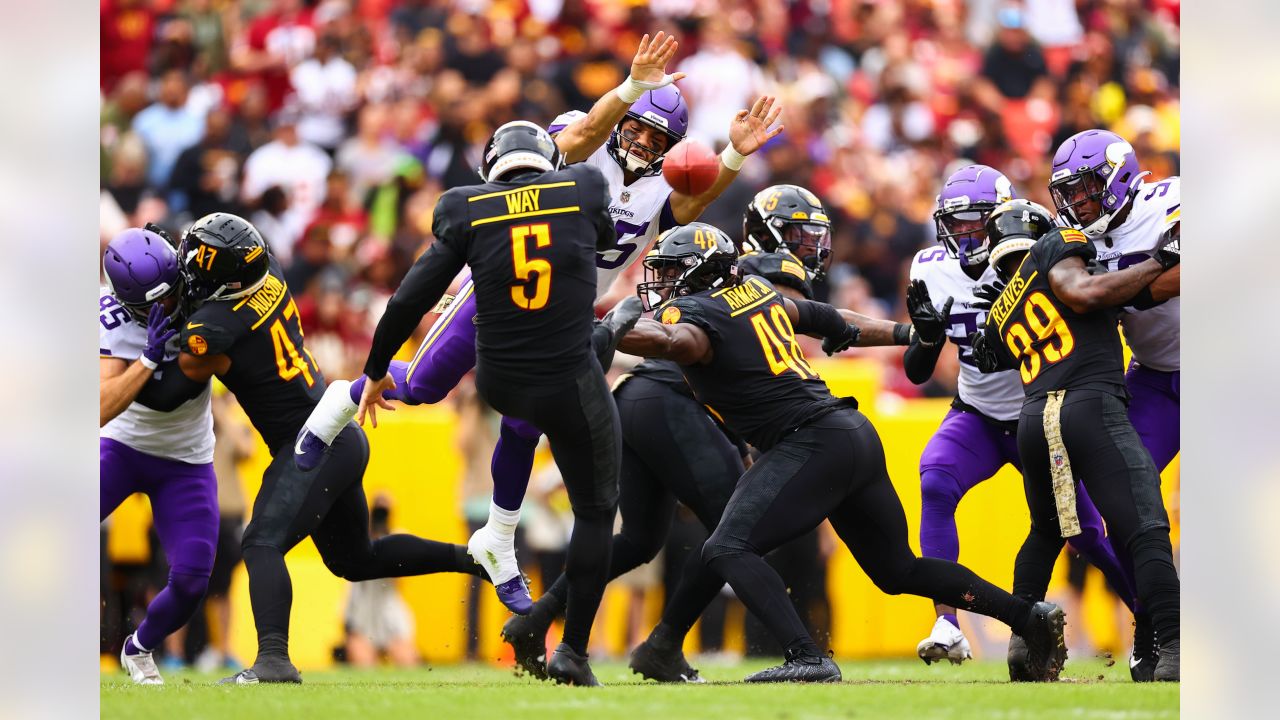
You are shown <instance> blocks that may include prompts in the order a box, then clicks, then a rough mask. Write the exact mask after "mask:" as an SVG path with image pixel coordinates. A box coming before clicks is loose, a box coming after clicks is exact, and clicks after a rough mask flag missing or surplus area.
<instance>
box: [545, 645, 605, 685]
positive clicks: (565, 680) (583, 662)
mask: <svg viewBox="0 0 1280 720" xmlns="http://www.w3.org/2000/svg"><path fill="white" fill-rule="evenodd" d="M547 675H548V676H550V678H551V679H552V680H555V681H556V682H557V683H559V684H561V685H581V686H583V687H600V681H599V680H597V679H596V676H595V673H593V672H591V665H590V664H588V663H587V656H586V655H579V654H578V653H576V652H574V651H573V648H571V647H569V646H568V645H566V644H564V643H560V644H559V645H558V646H556V651H555V652H553V653H551V660H549V661H547Z"/></svg>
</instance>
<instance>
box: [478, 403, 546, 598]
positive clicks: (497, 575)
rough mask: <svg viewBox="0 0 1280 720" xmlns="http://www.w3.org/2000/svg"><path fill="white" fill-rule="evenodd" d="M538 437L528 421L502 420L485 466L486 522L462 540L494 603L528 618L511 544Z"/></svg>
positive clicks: (526, 588) (526, 593)
mask: <svg viewBox="0 0 1280 720" xmlns="http://www.w3.org/2000/svg"><path fill="white" fill-rule="evenodd" d="M541 437H542V431H541V430H539V429H538V428H536V427H534V426H533V423H530V422H527V421H525V420H519V419H516V418H510V417H503V418H502V424H501V427H500V429H499V435H498V445H497V447H495V448H494V450H493V460H492V461H491V464H490V470H491V471H492V473H493V501H492V502H491V503H490V505H489V521H488V522H487V523H486V524H485V525H484V526H483V527H481V528H480V529H478V530H476V531H475V532H474V533H472V535H471V538H470V539H469V540H468V541H467V548H468V550H469V552H470V553H471V557H473V558H475V561H476V562H478V563H480V565H481V567H483V568H484V569H485V572H486V573H487V574H488V576H489V580H490V581H491V582H492V583H493V586H494V589H495V590H496V591H497V593H498V600H499V601H501V602H502V604H503V605H505V606H506V607H507V609H509V610H510V611H511V612H513V613H516V614H517V615H527V614H528V613H529V611H530V610H531V609H532V607H533V598H532V597H531V596H530V594H529V586H528V585H526V584H525V581H524V575H523V574H522V573H521V572H520V565H519V564H518V563H517V562H516V547H515V544H516V526H517V525H518V524H519V523H520V506H521V504H522V503H523V502H524V494H525V490H526V489H527V488H528V487H529V475H530V474H532V472H533V458H534V453H535V452H536V451H537V449H538V439H539V438H541Z"/></svg>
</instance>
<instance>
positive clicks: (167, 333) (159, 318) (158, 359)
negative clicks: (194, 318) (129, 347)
mask: <svg viewBox="0 0 1280 720" xmlns="http://www.w3.org/2000/svg"><path fill="white" fill-rule="evenodd" d="M174 317H176V315H165V314H164V308H163V307H161V306H160V303H158V302H157V303H155V304H153V305H152V306H151V312H150V313H149V314H148V315H147V344H146V346H144V347H143V348H142V357H141V358H139V359H140V360H142V364H143V365H146V366H147V367H148V368H150V369H152V370H155V369H156V368H157V367H159V365H160V363H162V362H164V348H165V345H167V344H168V343H169V341H170V340H172V339H173V336H174V335H177V334H178V329H177V328H175V327H173V319H174Z"/></svg>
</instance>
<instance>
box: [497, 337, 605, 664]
mask: <svg viewBox="0 0 1280 720" xmlns="http://www.w3.org/2000/svg"><path fill="white" fill-rule="evenodd" d="M476 389H477V390H479V391H480V395H481V397H483V398H484V399H485V401H486V402H488V403H489V405H490V406H492V407H493V409H494V410H497V411H498V412H500V413H502V414H503V415H506V416H509V417H514V418H519V419H520V420H525V421H527V422H530V423H533V425H535V426H536V427H537V428H538V429H539V430H541V431H542V432H543V433H545V434H546V436H547V441H548V442H549V443H550V444H551V455H552V456H553V457H554V458H555V461H556V465H557V466H558V467H559V468H560V475H561V477H563V478H564V486H565V489H566V490H567V491H568V493H569V502H570V504H571V505H572V506H573V533H572V535H570V537H569V554H568V559H567V561H566V562H565V578H566V581H567V582H568V600H567V605H566V609H565V624H564V642H565V643H567V644H568V645H569V647H571V648H573V650H574V651H575V652H577V653H579V654H582V655H585V654H586V652H587V641H588V639H589V638H590V637H591V623H592V621H593V620H594V619H595V616H596V610H597V609H598V608H599V607H600V598H601V596H602V595H603V594H604V585H605V581H606V578H607V577H608V573H609V556H610V549H611V544H610V542H609V536H610V535H612V534H613V518H614V514H615V513H616V512H617V508H618V466H619V464H620V462H621V457H620V456H621V446H622V443H621V441H620V437H619V435H620V432H621V431H620V429H619V427H618V408H617V406H615V405H614V403H613V397H612V396H611V395H610V394H609V386H608V385H607V384H606V383H605V379H604V373H603V372H602V371H601V370H600V363H599V362H598V361H597V360H596V358H595V356H594V355H593V356H592V357H591V358H590V362H589V363H588V364H587V365H586V366H585V369H584V370H583V371H582V372H581V374H579V375H578V377H577V378H576V379H573V380H570V381H568V382H565V383H560V384H555V385H541V386H531V385H529V384H528V383H524V384H518V383H514V382H509V381H506V380H503V379H499V378H495V377H493V376H492V375H491V374H490V373H489V372H487V371H486V369H485V366H484V359H483V357H482V358H480V361H479V362H478V363H477V365H476Z"/></svg>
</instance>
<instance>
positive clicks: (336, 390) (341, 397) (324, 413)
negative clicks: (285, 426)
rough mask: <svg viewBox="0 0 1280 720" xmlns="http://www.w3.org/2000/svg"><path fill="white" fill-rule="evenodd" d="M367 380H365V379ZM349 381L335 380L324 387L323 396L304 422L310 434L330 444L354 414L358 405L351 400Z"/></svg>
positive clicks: (358, 407)
mask: <svg viewBox="0 0 1280 720" xmlns="http://www.w3.org/2000/svg"><path fill="white" fill-rule="evenodd" d="M366 382H367V381H366ZM350 391H351V381H350V380H335V381H333V383H331V384H330V385H329V387H327V388H325V391H324V396H322V397H321V398H320V402H318V403H316V407H315V409H314V410H312V411H311V415H310V416H309V417H308V418H307V421H306V423H305V425H306V427H307V429H308V430H310V431H311V434H313V435H315V436H316V437H318V438H320V439H321V440H323V441H324V444H325V445H332V444H333V440H334V438H336V437H338V433H340V432H342V428H344V427H346V426H347V423H349V422H351V419H352V418H354V417H355V416H356V411H357V410H359V409H360V406H359V405H357V404H355V403H353V402H351V392H350Z"/></svg>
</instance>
